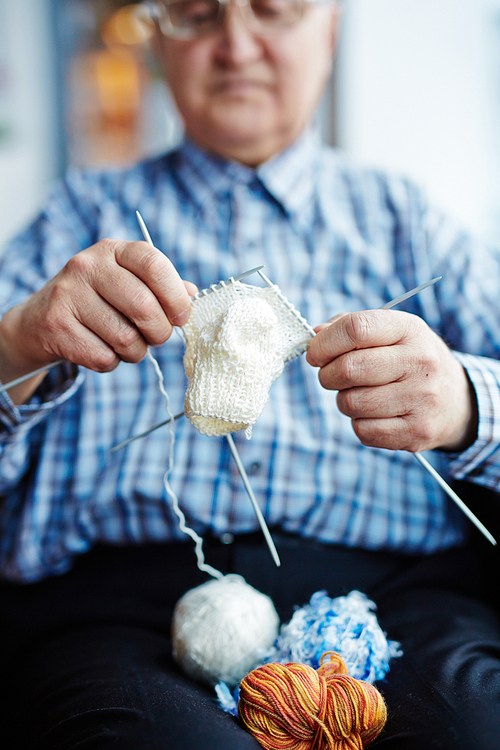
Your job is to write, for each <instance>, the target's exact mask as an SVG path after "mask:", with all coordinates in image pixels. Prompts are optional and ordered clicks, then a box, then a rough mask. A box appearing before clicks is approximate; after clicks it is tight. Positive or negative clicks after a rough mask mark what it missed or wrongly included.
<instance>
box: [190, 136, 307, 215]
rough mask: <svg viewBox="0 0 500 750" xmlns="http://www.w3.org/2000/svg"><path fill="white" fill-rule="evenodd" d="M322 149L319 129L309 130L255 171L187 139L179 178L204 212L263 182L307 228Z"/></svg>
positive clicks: (282, 205)
mask: <svg viewBox="0 0 500 750" xmlns="http://www.w3.org/2000/svg"><path fill="white" fill-rule="evenodd" d="M320 149H321V144H320V139H319V135H318V133H317V131H316V129H313V128H308V129H307V130H306V131H305V132H304V133H303V134H302V135H301V136H300V137H299V138H298V139H297V140H296V141H295V142H294V143H293V144H292V145H291V146H289V147H288V148H287V149H285V150H284V151H282V152H281V153H279V154H277V155H276V156H274V157H272V158H271V159H270V160H269V161H267V162H265V163H264V164H261V165H260V166H259V167H258V168H257V169H252V168H251V167H247V166H244V165H243V164H239V163H238V162H233V161H227V160H225V159H223V158H221V157H218V156H216V155H214V154H210V153H208V152H206V151H203V150H202V149H201V148H199V147H198V146H196V145H195V144H194V143H192V142H191V141H189V140H185V141H184V143H183V144H182V145H181V146H180V148H179V151H178V159H179V162H178V163H179V176H180V178H181V180H182V182H183V183H184V186H185V188H186V190H187V191H188V192H189V194H190V195H191V197H192V199H193V201H194V202H195V203H196V204H197V205H198V207H199V209H200V210H201V211H202V213H205V214H207V213H208V212H209V211H211V210H212V206H213V202H214V200H215V201H217V200H221V199H222V200H223V199H225V198H227V196H228V194H230V193H231V192H232V190H233V189H234V187H235V185H237V184H246V185H251V184H252V183H255V182H260V183H261V185H263V187H264V188H265V190H266V191H267V192H268V193H269V195H270V196H272V198H274V200H275V201H276V202H277V203H278V204H279V205H280V206H281V207H282V209H283V210H284V212H285V213H287V214H288V215H290V216H291V217H292V218H294V219H296V221H297V222H298V224H299V225H301V226H306V225H308V224H309V223H310V221H311V219H312V211H313V200H312V199H313V195H314V192H315V173H316V164H317V162H318V157H319V153H320Z"/></svg>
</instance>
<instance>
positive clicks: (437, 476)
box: [413, 453, 497, 546]
mask: <svg viewBox="0 0 500 750" xmlns="http://www.w3.org/2000/svg"><path fill="white" fill-rule="evenodd" d="M413 455H414V456H415V458H416V459H417V461H420V463H421V464H422V466H423V467H424V469H426V471H428V472H429V474H430V475H431V476H432V477H434V479H435V480H436V482H437V483H438V484H439V485H440V486H441V488H442V489H443V490H444V491H445V492H446V494H447V495H448V497H451V499H452V500H453V502H454V503H456V504H457V505H458V507H459V508H460V510H461V511H462V512H463V513H465V515H466V516H467V517H468V518H469V519H470V520H471V521H472V523H473V524H474V526H476V527H477V528H478V529H479V531H480V532H481V534H483V535H484V536H485V537H486V539H487V540H488V541H489V542H491V543H492V544H493V545H494V546H496V544H497V540H496V539H495V537H494V536H493V535H492V534H490V532H489V531H488V529H487V528H486V526H484V525H483V524H482V523H481V521H480V520H479V518H477V516H475V515H474V513H473V512H472V511H471V509H470V508H468V507H467V505H466V504H465V503H464V501H463V500H461V499H460V498H459V497H458V495H457V493H456V492H454V490H452V489H451V487H450V485H449V484H447V483H446V482H445V481H444V479H443V477H442V476H441V475H440V474H438V472H437V471H436V469H435V468H434V466H432V465H431V464H430V463H429V462H428V461H427V459H426V458H424V457H423V456H422V454H421V453H414V454H413Z"/></svg>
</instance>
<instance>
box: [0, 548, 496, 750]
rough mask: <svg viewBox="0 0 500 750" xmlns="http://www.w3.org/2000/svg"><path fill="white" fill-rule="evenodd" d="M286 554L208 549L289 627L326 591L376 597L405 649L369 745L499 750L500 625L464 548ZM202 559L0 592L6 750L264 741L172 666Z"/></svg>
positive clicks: (131, 565)
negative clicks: (183, 608)
mask: <svg viewBox="0 0 500 750" xmlns="http://www.w3.org/2000/svg"><path fill="white" fill-rule="evenodd" d="M278 545H279V548H280V554H281V557H282V561H283V565H282V568H281V569H279V570H278V569H273V568H272V566H271V565H270V564H269V561H268V557H267V556H268V553H267V552H266V550H265V549H264V548H262V547H261V546H260V542H259V543H256V542H255V539H254V538H251V540H250V541H249V542H248V543H247V542H242V543H238V544H235V545H229V546H228V547H223V546H220V545H212V548H211V547H210V545H208V552H209V555H210V560H209V561H210V562H211V563H212V564H214V565H216V567H219V569H221V570H222V571H223V572H230V571H233V570H234V571H235V572H239V573H241V574H242V575H244V576H245V578H246V580H247V581H248V582H249V583H251V584H252V585H255V586H256V587H257V588H259V589H260V590H263V591H265V592H266V593H268V594H270V595H271V597H272V598H273V600H274V601H275V603H276V605H277V608H278V610H279V613H280V615H281V617H282V619H283V620H287V619H289V617H290V615H291V612H292V610H293V606H294V605H302V604H304V603H305V601H307V599H308V598H309V597H310V595H311V594H312V593H313V591H316V590H318V589H320V588H324V589H326V590H327V591H328V593H329V594H330V596H337V595H339V594H343V593H347V592H348V591H349V590H351V589H352V588H358V589H360V590H364V591H365V592H366V593H367V594H368V595H369V596H371V597H373V599H374V600H375V601H376V603H377V604H378V607H379V611H378V614H379V618H380V622H381V624H382V627H383V628H384V630H386V632H387V634H388V636H389V637H390V638H393V639H396V640H399V641H401V643H402V645H403V650H404V655H403V657H402V658H400V659H395V660H394V661H393V662H392V664H391V670H390V672H389V674H388V675H387V677H386V679H385V680H384V681H382V682H381V683H380V684H379V688H380V689H381V691H382V693H383V694H384V696H385V697H386V701H387V703H388V709H389V720H388V724H387V728H386V730H385V731H384V732H383V734H382V735H381V736H380V737H379V738H378V740H377V741H376V743H375V744H374V745H373V747H376V746H377V747H378V746H380V747H381V748H384V750H393V749H394V750H396V749H397V750H405V749H408V750H410V749H411V750H427V748H429V747H441V748H446V749H448V748H449V749H450V750H468V748H473V749H474V750H483V749H484V750H486V748H488V750H490V748H492V747H495V742H497V738H498V736H500V625H499V622H498V618H497V616H496V614H495V613H494V612H493V610H492V609H491V608H490V607H489V606H488V605H486V604H485V603H483V601H481V599H480V598H476V597H475V596H474V586H475V585H477V580H478V579H477V571H474V570H473V568H472V567H471V566H470V565H469V563H468V562H467V561H465V560H464V559H463V558H462V557H461V553H448V554H444V555H437V556H431V557H430V558H428V559H424V560H419V559H416V558H415V559H410V558H404V559H403V558H396V557H394V556H391V555H386V554H378V553H366V552H360V551H355V550H341V549H335V548H333V549H330V548H326V547H323V546H322V545H318V544H315V543H304V542H300V541H299V540H296V539H294V538H282V539H279V540H278ZM192 557H193V553H192V548H191V546H190V545H177V546H176V545H174V546H171V545H157V546H154V548H153V549H148V548H145V549H133V550H97V551H95V552H93V553H90V554H89V555H88V556H86V559H84V560H81V561H80V563H78V564H77V566H76V567H75V570H74V571H72V572H70V573H69V574H67V575H66V576H62V577H61V578H60V579H52V580H50V581H46V582H42V583H41V584H35V585H33V586H28V587H15V586H14V587H13V586H7V587H3V589H0V606H1V607H2V616H3V623H4V629H3V632H4V634H5V639H6V640H5V641H4V643H5V646H6V647H5V649H4V653H7V652H8V653H10V654H11V655H13V658H14V661H15V669H14V670H12V671H11V675H12V677H11V678H10V680H9V685H10V686H11V688H12V689H11V691H10V694H11V699H12V700H11V705H10V707H9V715H8V716H6V722H8V721H10V726H11V727H12V730H13V731H12V739H11V744H10V745H7V748H9V750H18V748H19V749H20V748H23V750H24V749H25V748H27V747H29V748H30V750H52V748H54V749H55V748H57V749H58V750H66V748H67V749H68V750H69V748H77V747H78V748H107V747H117V748H120V750H128V748H129V747H130V748H134V750H143V748H144V750H145V748H150V749H151V750H163V748H171V747H175V748H178V749H179V750H182V748H186V750H195V749H196V748H199V747H202V748H204V750H205V749H206V750H211V749H212V748H213V749H214V750H215V748H217V750H226V749H227V750H253V749H254V748H255V750H256V748H258V747H259V745H258V744H257V743H256V741H255V740H254V739H253V738H252V737H250V735H248V734H247V733H246V732H245V731H244V730H243V729H242V728H241V727H240V726H239V724H238V723H237V722H236V720H234V719H233V718H232V717H230V716H229V715H227V714H225V713H224V712H223V711H222V710H221V709H220V708H219V707H218V706H217V704H216V702H215V700H214V694H213V692H212V691H211V689H210V688H204V687H202V686H200V685H197V684H196V683H194V682H192V681H191V680H189V678H187V677H185V676H184V675H182V674H181V673H180V672H179V670H178V669H177V668H176V666H175V665H174V664H173V662H172V659H171V656H170V654H171V648H170V641H169V635H168V632H169V624H170V619H171V615H172V609H173V606H174V605H175V602H176V601H177V599H178V598H179V597H180V595H181V594H182V593H183V592H184V591H185V590H187V588H190V587H192V586H195V585H197V584H198V583H200V582H201V581H202V580H203V579H204V578H203V576H201V575H200V574H199V573H198V572H197V571H196V569H194V566H193V565H192ZM474 582H475V583H474ZM5 673H7V672H5ZM16 706H17V710H15V709H16ZM4 726H5V724H4ZM492 738H494V739H492Z"/></svg>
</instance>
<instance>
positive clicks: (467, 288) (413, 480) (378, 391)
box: [0, 0, 500, 750]
mask: <svg viewBox="0 0 500 750" xmlns="http://www.w3.org/2000/svg"><path fill="white" fill-rule="evenodd" d="M150 7H151V14H152V23H153V24H154V27H155V47H156V51H157V54H158V55H159V57H160V58H161V60H162V63H163V65H164V68H165V74H166V77H167V79H168V82H169V85H170V87H171V89H172V92H173V94H174V97H175V100H176V102H177V105H178V107H179V110H180V113H181V115H182V117H183V120H184V123H185V129H186V140H185V142H184V143H183V144H182V145H181V147H180V148H179V149H177V150H175V151H172V152H170V153H168V154H166V155H164V156H162V157H160V158H157V159H152V160H149V161H147V162H144V163H142V164H139V165H135V166H133V167H130V168H128V169H125V170H122V171H109V172H102V173H100V172H81V171H77V170H74V171H72V172H71V173H70V174H69V175H68V176H67V178H66V179H65V180H64V181H63V182H62V183H61V184H59V185H57V186H56V187H55V189H54V192H53V194H52V196H51V197H50V199H49V201H48V202H47V205H46V207H45V210H44V211H43V212H42V214H41V215H40V216H39V217H38V219H37V220H36V221H35V222H34V224H33V225H32V226H31V227H30V228H28V229H27V230H26V232H24V234H22V235H21V236H20V237H19V238H17V239H16V240H15V241H14V242H13V243H12V245H11V246H10V248H8V249H7V251H6V253H5V256H4V261H3V265H2V267H1V272H0V299H1V301H2V305H3V309H2V312H3V317H2V319H1V321H0V379H1V381H2V382H3V383H7V382H9V381H11V380H13V379H14V378H17V377H18V376H20V375H24V374H26V373H29V372H32V371H33V370H35V369H38V368H43V367H45V366H48V365H50V364H52V363H54V362H56V361H58V360H61V359H62V360H65V361H66V363H65V364H62V365H58V366H57V367H55V368H52V369H50V370H49V371H48V372H46V373H42V374H38V375H35V376H34V377H32V378H31V379H29V380H27V381H25V382H23V383H22V384H20V385H18V386H16V387H14V388H12V389H11V390H10V391H9V392H8V394H7V393H6V392H4V393H2V394H0V493H1V494H2V496H3V500H2V504H1V507H0V524H1V537H0V568H1V572H2V577H3V583H2V584H1V588H0V608H1V613H2V614H1V621H2V623H3V634H4V638H3V654H2V658H3V662H2V663H3V671H2V674H3V675H4V681H5V680H7V684H8V685H9V688H10V701H9V703H8V704H7V711H6V712H5V714H6V715H5V718H4V722H3V724H2V727H3V732H4V733H5V732H8V738H9V742H10V744H9V745H8V747H10V748H40V750H41V749H42V748H45V749H47V750H48V749H49V748H56V747H57V748H76V747H78V748H80V747H81V748H84V747H85V748H86V747H89V748H90V747H102V748H105V747H116V748H120V750H122V749H125V748H131V749H132V748H133V750H140V748H158V749H159V750H160V749H162V748H198V747H201V746H203V747H204V748H207V749H208V748H214V749H215V748H217V750H224V748H227V749H228V750H229V749H230V750H235V749H236V748H238V749H240V748H241V750H244V749H245V748H257V747H258V745H257V742H256V741H255V740H254V739H253V738H252V737H251V736H250V735H249V734H247V733H246V732H245V731H244V730H243V729H242V728H241V727H240V726H239V725H238V724H237V723H236V722H235V721H233V719H232V718H231V717H230V716H228V715H226V714H224V713H223V712H222V711H221V710H220V709H219V708H218V707H217V706H216V705H215V703H214V700H213V696H212V693H211V692H210V691H207V690H206V689H205V688H203V687H201V686H199V685H197V684H195V683H194V682H191V681H190V680H189V679H188V678H187V677H185V676H183V675H182V674H181V673H180V672H179V671H178V670H177V669H176V668H175V666H174V665H173V663H172V660H171V656H170V652H171V647H170V642H169V627H170V621H171V617H172V610H173V607H174V605H175V602H176V601H177V600H178V599H179V597H180V596H181V595H182V594H183V593H184V592H185V591H186V590H187V589H189V588H190V587H193V586H195V585H197V584H198V583H200V582H202V581H203V580H204V576H203V575H202V574H201V573H200V572H199V571H198V570H197V569H196V565H195V558H194V553H193V549H192V546H191V544H190V543H186V542H185V541H184V539H183V535H182V533H181V532H180V531H179V528H178V523H177V521H176V518H175V516H174V515H173V513H172V510H171V506H170V501H169V499H168V496H167V495H166V493H165V489H164V485H163V475H164V472H165V469H166V467H167V465H168V455H169V444H168V439H167V436H166V434H165V432H164V431H162V430H158V431H156V432H154V433H152V434H151V435H150V436H149V437H148V438H147V440H144V441H137V442H135V443H132V444H131V445H130V446H129V447H128V448H127V449H126V450H123V451H119V452H116V453H110V449H111V448H112V447H113V446H114V445H115V444H117V443H119V442H120V441H122V440H124V439H125V438H127V437H129V436H130V435H132V434H134V433H136V432H140V431H141V430H143V429H145V428H146V427H148V426H149V425H151V424H153V423H154V422H155V421H158V419H159V415H160V414H161V413H162V409H163V402H162V400H161V394H160V393H159V391H158V387H157V381H156V374H155V372H154V370H153V368H152V367H151V364H150V363H149V362H148V361H147V360H144V356H145V354H146V351H147V348H148V347H149V346H154V347H157V349H156V350H155V354H156V356H157V358H158V361H159V363H160V366H161V369H162V371H163V373H164V376H165V382H166V387H167V389H168V391H169V394H170V399H171V402H172V404H173V405H174V409H177V407H179V408H182V402H183V396H184V391H185V379H184V370H183V366H182V356H183V344H182V342H181V341H180V339H179V338H178V337H176V336H173V337H171V333H172V331H173V327H174V326H181V325H183V324H184V323H185V322H186V321H187V319H188V317H189V311H190V296H189V295H190V294H193V293H194V291H195V288H196V287H195V286H194V285H195V284H196V285H197V286H198V287H200V288H201V287H207V286H209V285H210V284H212V283H214V282H215V281H217V280H218V279H225V278H229V277H230V276H234V275H236V274H237V273H240V272H242V271H245V270H246V269H248V268H251V267H253V266H257V265H260V264H261V263H265V264H266V272H267V274H268V275H269V276H270V278H271V279H272V280H273V281H274V282H276V283H277V284H278V285H279V286H280V288H281V289H282V290H283V292H284V293H285V294H286V296H287V297H288V299H290V300H291V301H292V302H293V303H294V305H295V306H296V307H297V308H298V309H299V310H300V312H301V313H302V315H304V316H305V317H306V318H307V320H308V321H309V322H310V323H311V324H312V325H317V326H318V328H317V332H318V335H317V336H316V337H315V338H314V339H313V340H312V342H311V345H310V348H309V351H308V353H307V356H306V357H300V358H298V359H296V360H294V361H293V362H291V363H290V364H288V365H287V366H286V368H285V372H284V374H283V375H282V377H281V378H280V379H279V380H278V381H276V383H275V384H274V386H273V387H272V389H271V393H270V399H269V402H268V404H267V405H266V407H265V409H264V411H263V413H262V416H261V418H260V419H259V421H258V422H257V424H256V425H255V427H254V431H253V437H252V439H251V440H250V441H245V440H244V438H243V439H240V436H239V435H236V436H235V439H236V441H237V443H238V445H239V448H240V453H241V456H242V460H243V463H244V464H245V466H246V468H247V471H248V472H249V474H250V475H251V481H252V485H253V488H254V490H255V492H256V494H257V495H258V497H259V498H260V500H261V502H262V505H263V510H264V514H265V516H266V519H267V522H268V524H269V525H270V526H271V527H272V528H273V533H274V536H275V539H276V542H277V545H278V548H279V550H280V555H281V558H282V562H283V565H282V567H281V568H280V569H279V570H278V569H274V568H273V564H272V561H271V559H270V557H269V555H268V553H266V550H265V549H264V547H263V544H262V542H261V538H260V535H259V534H257V533H256V529H257V525H256V521H255V518H254V516H253V514H252V510H251V508H250V506H249V503H248V501H247V498H246V496H245V491H244V489H243V487H242V485H241V482H240V481H239V477H238V474H237V472H236V469H235V467H234V466H233V464H232V463H231V460H230V455H229V453H228V448H227V445H226V443H225V442H224V441H223V440H222V441H221V440H219V439H217V438H208V437H205V436H202V435H200V434H198V433H197V432H196V430H194V428H193V427H192V426H191V425H190V424H189V422H187V420H184V421H182V420H181V421H180V422H179V423H178V428H177V448H176V458H175V461H174V467H173V470H172V472H171V475H170V483H171V486H172V488H173V490H174V491H175V493H176V494H177V496H178V497H179V499H180V503H181V505H182V508H183V510H184V511H185V513H186V515H187V518H188V521H189V523H190V525H191V526H193V527H194V528H195V529H196V530H197V531H198V532H199V533H200V534H201V535H202V536H203V538H204V540H205V550H206V554H207V559H208V560H209V561H210V563H211V564H213V565H214V566H215V567H217V568H218V569H219V570H222V571H223V572H231V571H233V572H238V573H241V574H242V575H243V576H244V577H245V578H246V580H247V581H248V582H249V583H251V584H253V585H254V586H256V587H257V588H258V589H260V590H262V591H265V592H266V593H268V594H270V595H271V597H272V598H273V601H274V602H275V605H276V607H277V608H278V611H279V613H280V615H281V616H282V617H283V618H286V619H287V618H289V617H290V615H291V613H292V610H293V606H294V605H300V604H303V603H305V601H307V600H308V599H309V597H310V595H311V594H312V593H313V592H314V591H315V590H318V589H320V588H321V589H326V590H327V591H328V593H329V594H330V596H336V595H339V594H342V593H347V592H348V591H349V590H351V589H355V588H356V589H360V590H362V591H364V592H365V593H367V594H368V595H369V596H370V597H372V598H373V599H374V600H375V601H376V603H377V604H378V607H379V617H380V620H381V623H382V626H383V627H384V629H386V630H387V632H388V635H389V637H391V638H395V639H398V640H400V641H401V643H402V648H403V651H404V654H403V656H402V657H401V658H399V659H398V660H397V661H395V662H394V664H393V665H392V666H391V671H390V672H389V675H388V676H387V678H386V679H385V680H384V681H383V682H381V683H380V689H381V691H382V692H383V694H384V695H385V697H386V699H387V703H388V709H389V721H388V724H387V727H386V730H385V731H384V733H383V734H382V735H380V737H379V738H378V740H377V741H376V743H375V744H376V745H378V746H380V747H386V748H395V749H396V748H397V749H398V750H399V748H421V749H422V750H424V748H428V747H441V748H470V747H473V746H474V747H475V748H478V750H479V748H492V747H495V746H496V744H497V743H498V736H500V711H499V710H498V708H499V700H500V625H499V621H498V616H497V614H496V613H495V610H494V608H493V605H492V604H491V603H490V602H488V601H487V591H485V589H486V588H487V586H485V585H484V584H485V582H486V584H487V580H485V577H484V575H481V572H480V568H479V567H478V562H477V560H476V556H475V549H474V548H473V547H471V546H470V544H469V543H468V541H467V540H468V531H469V527H468V522H467V520H466V519H465V518H464V517H463V516H462V515H461V514H460V513H459V512H458V511H457V510H456V508H455V507H454V506H453V505H452V504H451V503H450V502H449V501H448V500H447V498H446V496H445V495H444V493H443V492H442V491H441V489H440V488H439V487H438V486H437V485H436V484H435V483H433V481H432V480H431V479H430V478H429V476H428V475H427V474H426V473H425V472H424V471H423V470H422V468H421V466H420V465H419V464H418V463H417V462H416V461H415V460H414V457H413V456H412V455H411V453H412V452H416V451H421V450H433V451H434V453H433V454H431V457H432V460H433V462H434V463H435V464H436V466H437V467H438V468H439V469H440V471H441V472H442V473H443V474H446V475H448V476H451V477H455V478H469V479H471V480H473V481H474V482H476V483H479V484H483V485H485V486H489V487H495V486H497V484H498V482H499V480H500V451H499V448H500V399H499V393H500V365H499V363H498V362H497V358H498V354H499V351H500V333H499V332H500V320H499V313H498V304H497V296H498V289H499V288H500V257H499V255H498V253H496V252H492V251H489V250H488V251H486V250H485V249H484V248H482V247H481V246H479V245H478V244H476V243H474V242H473V241H472V240H471V239H470V238H469V237H467V236H466V235H465V234H464V233H463V232H461V231H460V230H458V229H457V228H455V227H454V226H453V224H452V223H451V222H449V221H448V220H447V219H446V218H445V217H442V216H441V215H439V214H438V213H437V212H435V211H433V210H432V209H431V208H430V207H429V206H428V205H427V202H426V200H425V196H424V195H423V194H422V193H421V192H420V191H419V190H418V189H417V188H416V187H414V186H413V185H411V184H410V183H408V182H406V181H405V180H402V179H399V178H393V177H388V176H385V175H383V174H380V173H377V172H373V171H368V170H361V169H359V168H356V167H353V166H351V165H350V164H349V163H348V162H347V161H346V160H345V159H344V158H343V157H342V155H341V154H339V153H337V152H335V151H334V150H332V149H328V148H325V147H323V146H322V145H321V144H320V143H319V142H318V140H317V137H316V134H315V132H314V128H313V127H312V125H311V122H312V119H313V117H314V113H315V108H316V106H317V104H318V101H319V98H320V96H321V93H322V90H323V87H324V84H325V81H326V79H327V77H328V74H329V71H330V66H331V61H332V57H333V54H334V50H335V43H336V37H337V33H338V24H339V4H338V3H320V2H318V3H314V2H307V1H306V0H253V2H251V3H248V2H247V3H243V2H242V3H236V2H233V1H232V0H229V1H228V2H224V3H221V4H220V3H219V2H218V1H217V0H179V1H178V2H171V3H170V2H158V3H153V4H150ZM136 209H139V210H140V211H141V213H142V214H143V216H144V219H145V221H146V224H147V226H148V228H149V231H150V233H151V236H152V238H153V241H154V243H155V245H156V246H157V247H158V248H160V249H161V251H162V252H158V250H156V249H155V248H152V247H151V246H150V245H148V244H146V243H145V242H141V241H140V240H139V237H140V234H139V232H138V228H137V225H136V219H135V210H136ZM109 238H114V239H109ZM436 275H442V277H443V279H442V281H441V282H440V283H439V284H438V285H436V286H435V287H434V288H433V289H432V290H427V291H425V292H424V293H422V294H421V295H420V296H418V297H414V298H413V299H412V300H410V301H408V302H407V303H406V306H405V307H404V311H402V310H400V311H384V310H377V309H376V308H378V307H380V306H381V305H382V304H383V303H384V302H387V301H388V300H389V299H391V298H393V297H395V296H397V295H398V294H400V293H401V292H403V291H405V290H406V289H409V288H411V287H414V286H416V285H417V284H419V283H421V282H424V281H427V280H428V279H430V278H431V277H433V276H436ZM183 278H185V279H187V280H188V281H182V279H183ZM346 311H347V312H346ZM359 311H361V312H359ZM340 313H342V314H340ZM332 316H335V317H332ZM325 321H329V323H328V324H325ZM424 321H425V322H424ZM170 337H171V338H170ZM169 338H170V340H169V341H168V342H167V339H169ZM444 340H446V343H444ZM165 342H167V343H165ZM143 360H144V361H143ZM118 365H119V366H118ZM317 368H319V379H318V370H317ZM333 392H337V395H336V397H335V393H333ZM177 410H179V409H177ZM4 736H5V734H4Z"/></svg>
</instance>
